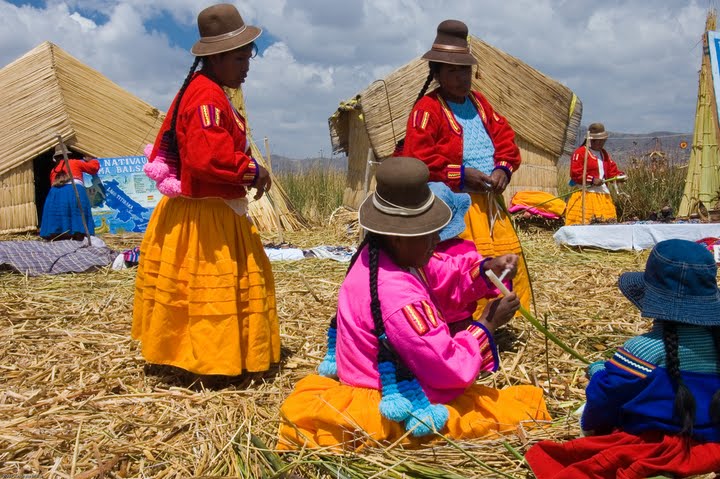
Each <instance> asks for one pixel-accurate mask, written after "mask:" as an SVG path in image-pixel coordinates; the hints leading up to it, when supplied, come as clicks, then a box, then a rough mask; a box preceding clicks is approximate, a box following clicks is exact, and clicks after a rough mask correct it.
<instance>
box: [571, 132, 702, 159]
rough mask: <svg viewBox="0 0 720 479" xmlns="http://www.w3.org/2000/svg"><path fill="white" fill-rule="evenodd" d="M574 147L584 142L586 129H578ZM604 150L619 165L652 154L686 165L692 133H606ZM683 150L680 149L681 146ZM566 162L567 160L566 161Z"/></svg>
mask: <svg viewBox="0 0 720 479" xmlns="http://www.w3.org/2000/svg"><path fill="white" fill-rule="evenodd" d="M580 131H581V134H580V135H578V141H577V145H576V146H580V145H581V144H582V142H583V141H584V140H585V135H586V134H587V133H586V131H587V127H585V126H583V127H581V129H580ZM608 135H609V137H608V140H607V142H606V143H605V149H606V150H607V151H608V152H609V153H610V155H612V157H613V159H615V161H616V162H619V163H627V162H628V161H630V160H631V159H633V158H637V159H642V158H648V157H650V155H651V154H652V153H662V154H664V155H665V158H667V159H668V161H671V162H674V163H681V164H683V163H687V161H688V160H689V159H690V144H691V143H692V133H675V132H671V131H653V132H651V133H618V132H612V131H609V132H608ZM683 143H684V144H685V148H682V147H681V146H683V145H682V144H683ZM653 156H657V155H653ZM566 161H567V160H566Z"/></svg>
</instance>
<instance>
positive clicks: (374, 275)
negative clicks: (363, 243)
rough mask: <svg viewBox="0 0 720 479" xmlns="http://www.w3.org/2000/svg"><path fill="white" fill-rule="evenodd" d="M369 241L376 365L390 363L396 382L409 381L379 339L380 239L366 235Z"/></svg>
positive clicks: (381, 326) (382, 331) (408, 374)
mask: <svg viewBox="0 0 720 479" xmlns="http://www.w3.org/2000/svg"><path fill="white" fill-rule="evenodd" d="M368 236H369V237H370V239H369V245H368V247H369V251H368V253H369V259H370V264H369V266H370V312H371V313H372V318H373V325H374V326H375V330H374V331H373V334H375V336H376V337H377V338H379V341H380V344H379V345H378V346H379V351H378V363H381V362H384V361H391V362H392V363H393V364H394V365H395V371H396V373H395V374H396V378H397V381H398V382H400V381H405V380H410V379H412V378H413V377H414V376H413V374H412V372H411V371H410V370H409V369H408V367H407V366H406V365H405V362H404V361H401V360H400V358H399V356H398V355H397V353H396V352H395V349H394V348H393V347H392V346H391V345H390V342H389V341H388V340H387V339H381V336H383V337H384V336H385V321H383V316H382V309H381V307H380V296H379V295H378V267H379V260H380V238H379V237H378V236H377V235H373V234H370V235H368Z"/></svg>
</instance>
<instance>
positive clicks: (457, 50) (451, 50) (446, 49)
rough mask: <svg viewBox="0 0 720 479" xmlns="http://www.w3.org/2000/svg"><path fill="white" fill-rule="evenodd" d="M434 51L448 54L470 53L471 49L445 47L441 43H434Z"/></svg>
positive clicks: (453, 46) (452, 46)
mask: <svg viewBox="0 0 720 479" xmlns="http://www.w3.org/2000/svg"><path fill="white" fill-rule="evenodd" d="M432 49H433V50H435V51H436V52H448V53H470V47H458V46H455V45H443V44H441V43H433V46H432Z"/></svg>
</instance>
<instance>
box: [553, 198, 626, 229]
mask: <svg viewBox="0 0 720 479" xmlns="http://www.w3.org/2000/svg"><path fill="white" fill-rule="evenodd" d="M582 217H583V214H582V191H576V192H575V193H573V194H572V196H570V199H569V200H568V204H567V210H566V211H565V226H568V225H578V224H581V223H582V222H583V221H582ZM613 220H617V211H616V210H615V203H613V200H612V196H610V195H609V194H608V193H595V192H591V191H588V192H586V193H585V224H586V225H589V224H590V223H591V222H592V221H596V222H603V223H604V222H608V221H613Z"/></svg>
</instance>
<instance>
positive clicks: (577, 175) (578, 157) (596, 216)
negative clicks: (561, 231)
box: [565, 123, 626, 226]
mask: <svg viewBox="0 0 720 479" xmlns="http://www.w3.org/2000/svg"><path fill="white" fill-rule="evenodd" d="M588 137H589V139H590V145H587V144H585V145H582V146H580V147H579V148H578V149H577V150H575V152H574V153H573V156H572V158H571V159H570V180H571V181H570V183H571V184H573V185H582V184H583V170H585V176H586V177H585V184H586V185H587V186H586V188H585V219H584V221H583V211H582V208H583V206H582V191H576V192H575V193H573V194H572V196H570V199H569V200H568V204H567V209H566V211H565V225H566V226H567V225H576V224H586V225H587V224H590V223H591V222H595V223H612V222H614V221H617V212H616V211H615V203H613V200H612V196H610V190H609V189H608V187H607V184H606V183H605V182H606V180H608V179H610V178H612V179H613V181H618V182H622V181H625V179H626V177H625V173H623V172H622V171H620V170H619V169H618V166H617V164H615V162H614V161H613V160H612V158H611V157H610V153H608V152H607V150H605V148H604V146H605V142H606V141H607V138H608V134H607V132H606V131H605V126H604V125H603V124H602V123H593V124H592V125H590V126H589V127H588ZM588 146H589V148H588ZM586 158H587V166H585V161H586Z"/></svg>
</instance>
